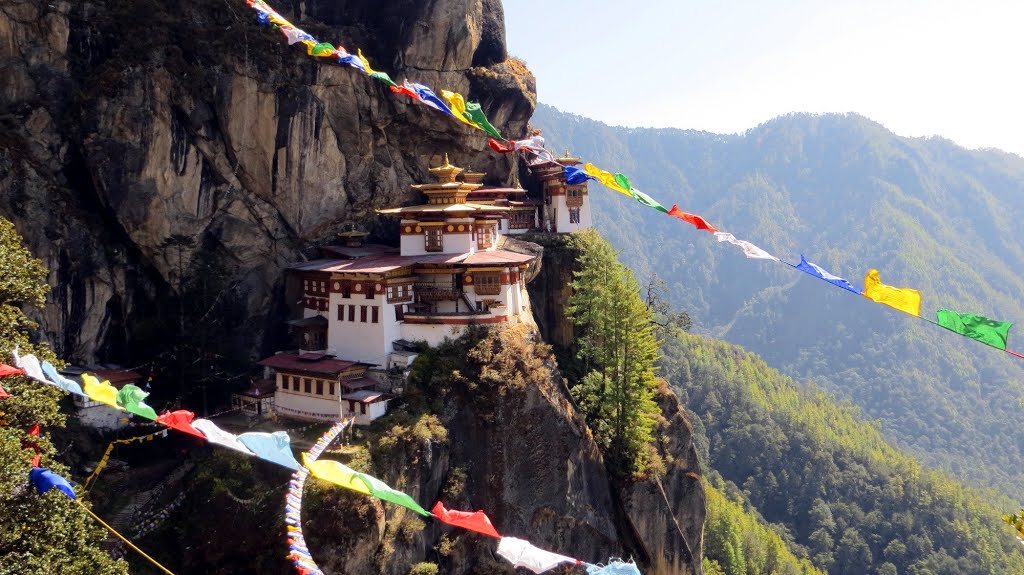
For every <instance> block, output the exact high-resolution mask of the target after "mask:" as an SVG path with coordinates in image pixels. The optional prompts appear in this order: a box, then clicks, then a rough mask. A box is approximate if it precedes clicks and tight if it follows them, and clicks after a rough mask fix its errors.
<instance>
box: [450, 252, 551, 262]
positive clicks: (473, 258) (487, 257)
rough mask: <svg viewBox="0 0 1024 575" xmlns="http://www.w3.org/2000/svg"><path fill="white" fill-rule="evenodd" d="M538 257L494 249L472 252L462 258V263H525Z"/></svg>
mask: <svg viewBox="0 0 1024 575" xmlns="http://www.w3.org/2000/svg"><path fill="white" fill-rule="evenodd" d="M536 257H537V256H529V255H526V254H519V253H516V252H510V251H508V250H494V251H493V252H476V253H475V254H471V255H470V256H469V257H467V258H466V259H464V260H462V263H463V264H465V265H484V264H506V265H510V264H525V263H527V262H529V261H531V260H533V259H535V258H536Z"/></svg>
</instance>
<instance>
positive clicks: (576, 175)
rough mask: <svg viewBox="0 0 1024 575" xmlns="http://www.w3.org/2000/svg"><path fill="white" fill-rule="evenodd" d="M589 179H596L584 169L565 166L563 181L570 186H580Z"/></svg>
mask: <svg viewBox="0 0 1024 575" xmlns="http://www.w3.org/2000/svg"><path fill="white" fill-rule="evenodd" d="M589 180H594V181H597V178H595V177H594V176H591V175H590V174H588V173H586V172H585V171H583V170H581V169H579V168H577V167H576V166H566V167H565V183H567V184H569V185H570V186H580V185H583V184H585V183H587V182H588V181H589Z"/></svg>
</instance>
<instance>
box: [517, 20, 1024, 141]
mask: <svg viewBox="0 0 1024 575" xmlns="http://www.w3.org/2000/svg"><path fill="white" fill-rule="evenodd" d="M504 6H505V19H506V23H507V30H508V45H509V51H510V52H511V54H512V55H514V56H517V57H519V58H522V59H523V60H525V61H526V62H527V64H528V65H529V67H530V69H531V70H532V71H533V73H534V74H535V75H536V76H537V90H538V95H539V99H540V101H542V102H544V103H547V104H551V105H553V106H555V107H557V108H560V109H562V110H564V111H567V112H573V113H576V114H581V115H584V116H588V117H591V118H594V119H597V120H601V121H603V122H606V123H609V124H615V125H623V126H643V127H676V128H692V129H697V130H707V131H711V132H719V133H733V132H742V131H744V130H746V129H749V128H752V127H754V126H756V125H758V124H760V123H762V122H765V121H767V120H769V119H771V118H773V117H775V116H779V115H782V114H786V113H789V112H816V113H824V112H857V113H860V114H863V115H865V116H867V117H869V118H871V119H873V120H875V121H878V122H881V123H882V124H884V125H885V126H886V127H888V128H889V129H891V130H893V131H894V132H896V133H898V134H901V135H906V136H928V135H940V136H943V137H946V138H949V139H951V140H953V141H955V142H957V143H959V144H961V145H963V146H966V147H968V148H979V147H983V148H988V147H995V148H1001V149H1004V150H1007V151H1011V152H1014V153H1016V154H1018V155H1024V130H1022V129H1021V128H1022V126H1024V112H1022V110H1021V102H1022V101H1024V89H1022V86H1024V81H1022V74H1021V69H1022V64H1021V62H1020V57H1021V54H1024V34H1021V26H1022V22H1024V2H1009V1H1004V2H998V1H991V0H981V1H973V2H951V1H927V2H926V1H921V0H910V1H895V2H894V1H892V0H890V1H878V0H867V1H860V2H820V1H819V2H814V1H809V0H798V1H791V2H773V3H767V2H756V1H741V0H726V1H704V2H694V1H685V2H665V1H640V2H611V1H609V0H587V1H582V0H561V1H558V2H542V1H540V0H507V1H506V2H504Z"/></svg>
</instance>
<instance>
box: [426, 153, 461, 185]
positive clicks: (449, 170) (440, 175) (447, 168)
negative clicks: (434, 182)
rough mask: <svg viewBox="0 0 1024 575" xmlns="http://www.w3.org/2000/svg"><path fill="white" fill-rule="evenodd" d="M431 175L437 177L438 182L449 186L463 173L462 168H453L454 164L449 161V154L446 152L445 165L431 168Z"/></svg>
mask: <svg viewBox="0 0 1024 575" xmlns="http://www.w3.org/2000/svg"><path fill="white" fill-rule="evenodd" d="M430 173H432V174H434V175H435V176H437V179H438V181H439V182H441V183H442V184H447V183H451V182H454V181H455V176H458V175H459V174H460V173H462V168H459V167H456V166H453V165H452V163H451V162H450V161H448V153H447V152H445V154H444V165H441V166H438V167H436V168H430Z"/></svg>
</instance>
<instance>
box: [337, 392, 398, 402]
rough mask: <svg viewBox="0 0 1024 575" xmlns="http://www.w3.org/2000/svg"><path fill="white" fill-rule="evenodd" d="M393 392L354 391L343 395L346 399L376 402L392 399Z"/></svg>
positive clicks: (342, 397)
mask: <svg viewBox="0 0 1024 575" xmlns="http://www.w3.org/2000/svg"><path fill="white" fill-rule="evenodd" d="M391 397H392V396H391V394H388V393H384V392H382V391H365V390H364V391H354V392H352V393H347V394H345V395H343V396H341V399H343V400H345V401H358V402H359V403H375V402H378V401H384V400H387V399H391Z"/></svg>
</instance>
